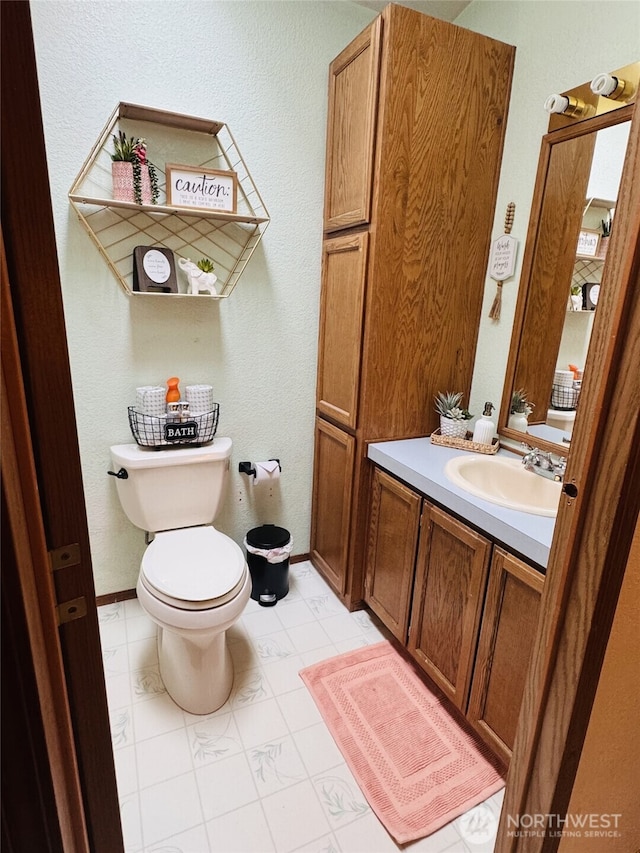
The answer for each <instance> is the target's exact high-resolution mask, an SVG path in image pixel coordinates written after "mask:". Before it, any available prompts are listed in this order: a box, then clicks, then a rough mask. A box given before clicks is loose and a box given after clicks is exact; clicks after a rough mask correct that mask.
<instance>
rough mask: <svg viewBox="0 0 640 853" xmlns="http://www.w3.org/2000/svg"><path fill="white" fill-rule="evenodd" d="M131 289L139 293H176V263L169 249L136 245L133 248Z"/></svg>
mask: <svg viewBox="0 0 640 853" xmlns="http://www.w3.org/2000/svg"><path fill="white" fill-rule="evenodd" d="M133 289H134V290H135V291H139V292H140V293H177V292H178V280H177V279H176V264H175V260H174V257H173V252H172V251H171V249H165V248H164V247H163V246H136V247H135V249H134V250H133Z"/></svg>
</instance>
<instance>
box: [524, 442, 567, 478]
mask: <svg viewBox="0 0 640 853" xmlns="http://www.w3.org/2000/svg"><path fill="white" fill-rule="evenodd" d="M522 446H523V448H524V449H525V450H526V451H527V452H526V454H525V455H524V456H523V457H522V464H523V465H524V467H525V468H526V469H527V471H533V473H534V474H539V475H540V476H541V477H546V478H547V479H549V480H555V481H556V482H562V480H563V478H564V473H565V471H566V468H567V460H566V459H565V457H564V456H558V457H557V458H556V459H554V457H553V456H552V454H551V453H545V452H544V451H542V450H539V449H538V448H537V447H529V445H528V444H525V443H524V442H523V443H522Z"/></svg>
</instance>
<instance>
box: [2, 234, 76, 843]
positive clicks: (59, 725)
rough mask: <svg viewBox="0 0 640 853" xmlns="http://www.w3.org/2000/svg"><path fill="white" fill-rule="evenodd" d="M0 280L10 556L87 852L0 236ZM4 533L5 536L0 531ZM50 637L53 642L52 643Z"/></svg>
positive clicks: (53, 769)
mask: <svg viewBox="0 0 640 853" xmlns="http://www.w3.org/2000/svg"><path fill="white" fill-rule="evenodd" d="M0 253H1V277H2V377H1V392H2V405H1V410H0V415H1V420H2V445H1V448H2V450H1V452H2V481H3V495H4V494H5V493H6V498H7V511H8V516H9V519H10V525H11V534H12V535H13V537H14V540H15V548H16V553H17V557H18V560H17V577H18V584H19V586H20V588H21V591H22V596H23V601H24V605H25V606H24V611H25V617H26V626H27V632H28V635H29V641H30V652H31V656H32V661H33V669H34V675H35V679H36V684H37V687H38V697H39V700H40V712H41V717H42V724H43V729H44V735H45V742H46V747H47V755H48V762H49V769H50V773H51V780H52V784H53V790H54V796H55V801H56V807H57V811H58V816H59V826H60V833H61V835H62V839H63V843H64V849H65V851H68V853H76V851H77V853H84V852H85V851H86V853H89V841H88V836H87V828H86V822H85V814H84V805H83V801H82V791H81V785H80V776H79V772H78V764H77V759H76V751H75V743H74V737H73V729H72V725H71V712H70V708H69V700H68V696H67V688H66V680H65V673H64V665H63V660H62V650H61V648H60V642H59V635H58V624H57V616H56V599H55V591H54V588H53V578H52V577H51V573H50V570H49V559H48V554H47V546H46V540H45V534H44V522H43V520H42V514H41V510H40V503H39V498H38V491H37V480H36V472H35V463H34V459H33V451H32V447H31V440H30V430H29V418H28V414H27V407H26V400H25V396H24V387H23V384H22V372H21V368H20V358H19V354H18V343H17V337H16V330H15V326H14V323H13V307H12V304H11V297H10V293H9V281H8V273H7V266H6V257H5V251H4V242H3V241H2V235H1V234H0ZM5 535H6V534H5ZM52 638H55V642H51V639H52Z"/></svg>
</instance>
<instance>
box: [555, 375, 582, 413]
mask: <svg viewBox="0 0 640 853" xmlns="http://www.w3.org/2000/svg"><path fill="white" fill-rule="evenodd" d="M576 386H577V387H576ZM579 396H580V385H579V384H578V383H577V382H574V383H573V387H571V386H570V385H556V384H553V385H552V386H551V407H552V408H553V409H558V410H560V411H564V412H571V411H573V409H575V407H576V405H577V404H578V397H579Z"/></svg>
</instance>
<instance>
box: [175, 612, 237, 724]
mask: <svg viewBox="0 0 640 853" xmlns="http://www.w3.org/2000/svg"><path fill="white" fill-rule="evenodd" d="M158 660H159V662H160V677H161V678H162V681H163V683H164V686H165V688H166V690H167V693H168V694H169V696H171V698H172V699H173V701H174V702H175V703H176V705H179V706H180V707H181V708H183V709H184V710H185V711H188V712H189V713H190V714H212V713H213V712H214V711H217V710H218V708H221V707H222V705H224V703H225V702H226V701H227V699H228V698H229V694H230V693H231V688H232V687H233V663H232V660H231V655H230V653H229V649H228V648H227V638H226V632H225V631H222V632H220V633H218V634H216V635H215V636H214V637H213V640H212V639H211V635H210V634H208V635H207V637H206V638H205V637H201V638H198V637H196V638H194V639H193V640H192V639H189V638H185V636H184V633H183V634H176V633H174V632H173V631H171V630H170V629H169V628H162V627H160V626H158Z"/></svg>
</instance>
